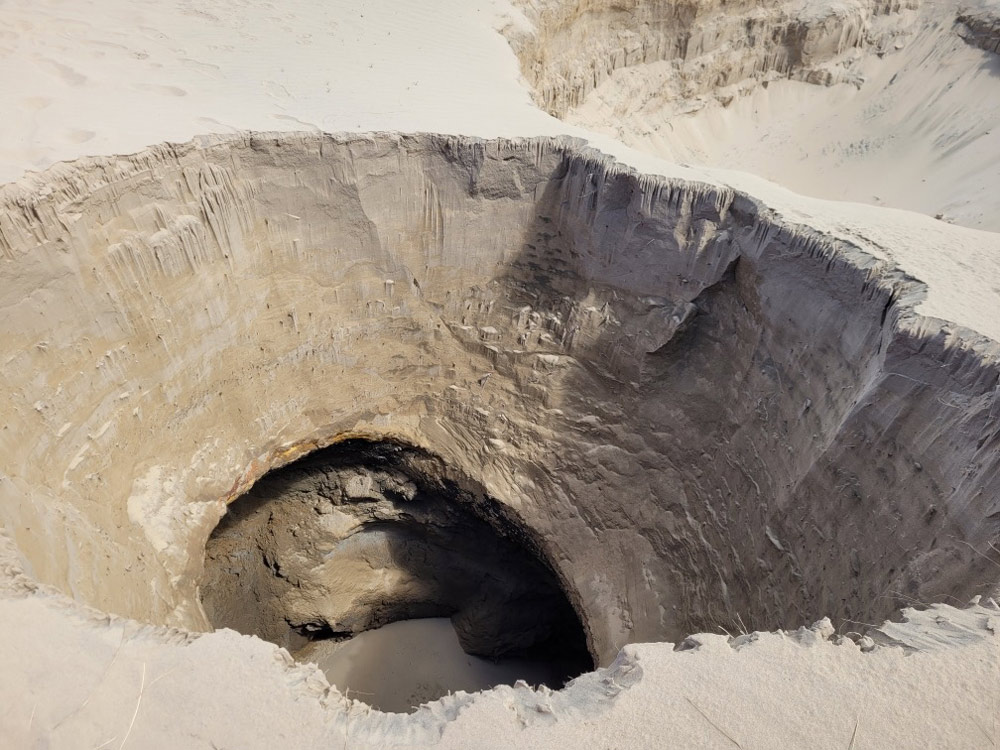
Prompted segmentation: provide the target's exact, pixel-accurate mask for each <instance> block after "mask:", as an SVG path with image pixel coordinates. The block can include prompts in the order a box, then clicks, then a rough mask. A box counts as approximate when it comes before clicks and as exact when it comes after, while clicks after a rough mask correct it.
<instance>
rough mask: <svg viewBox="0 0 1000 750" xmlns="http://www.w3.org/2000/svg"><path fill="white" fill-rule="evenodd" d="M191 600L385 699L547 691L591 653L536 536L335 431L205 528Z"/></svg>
mask: <svg viewBox="0 0 1000 750" xmlns="http://www.w3.org/2000/svg"><path fill="white" fill-rule="evenodd" d="M201 598H202V603H203V605H204V608H205V613H206V615H207V616H208V618H209V620H210V622H211V624H212V625H213V626H214V627H216V628H220V627H228V628H232V629H234V630H237V631H239V632H241V633H246V634H250V635H256V636H258V637H260V638H263V639H266V640H269V641H271V642H273V643H276V644H278V645H280V646H283V647H285V648H287V649H288V650H289V651H290V652H291V653H292V654H294V655H295V656H296V657H297V658H299V659H302V660H307V661H314V662H316V663H318V664H319V665H320V666H321V667H322V668H323V669H324V671H325V672H326V673H327V675H328V677H329V678H330V680H331V682H332V683H333V684H336V685H337V686H338V688H340V689H341V690H342V691H345V692H347V693H348V694H353V695H355V696H356V697H359V698H361V699H362V700H365V701H366V702H368V703H370V704H371V705H373V706H375V707H377V708H381V709H383V710H391V711H403V710H408V709H410V708H412V707H416V706H418V705H419V704H420V703H423V702H426V701H429V700H433V699H435V698H438V697H440V696H442V695H444V694H446V693H447V692H454V691H457V690H466V691H473V690H479V689H483V688H488V687H492V686H493V685H494V684H499V683H503V682H507V683H511V684H512V683H514V682H515V681H516V680H519V679H523V680H525V681H527V682H531V683H534V684H545V685H547V686H549V687H551V688H558V687H561V686H562V685H563V684H564V683H565V682H566V681H567V679H570V678H572V677H575V676H577V675H578V674H580V673H581V672H584V671H588V670H590V669H592V668H593V666H594V664H593V661H592V659H591V657H590V654H589V652H588V650H587V638H586V635H585V632H584V629H583V626H582V623H581V621H580V619H579V617H578V615H577V613H576V612H575V611H574V609H573V607H572V606H571V604H570V603H569V601H568V599H567V597H566V595H565V593H564V592H563V590H562V588H561V585H560V583H559V581H558V578H557V576H556V574H555V572H554V571H553V570H552V568H551V566H550V565H549V564H548V563H547V561H546V559H545V556H544V553H543V551H542V549H541V547H540V546H539V543H538V541H537V540H535V539H533V538H532V536H531V535H530V534H529V533H528V532H527V530H526V529H525V528H524V527H523V525H522V524H520V523H519V522H518V521H517V520H516V519H515V518H513V517H512V515H511V513H510V511H509V509H507V508H505V507H504V506H503V505H502V504H500V503H498V502H497V501H496V500H494V499H492V498H490V497H489V496H488V495H486V494H485V493H484V491H483V490H482V489H479V488H475V487H474V486H473V485H472V484H471V483H469V482H462V481H461V480H456V479H455V478H452V477H450V476H449V472H448V471H447V470H446V468H445V466H444V464H443V462H442V461H441V460H440V459H438V458H436V457H433V456H431V455H430V454H429V453H427V452H426V451H422V450H418V449H416V448H414V447H412V446H406V445H403V444H400V443H394V442H387V441H369V440H359V439H351V440H346V441H343V442H340V443H336V444H334V445H333V446H330V447H328V448H325V449H322V450H319V451H316V452H315V453H312V454H310V455H309V456H306V457H305V458H302V459H300V460H298V461H296V462H295V463H293V464H291V465H289V466H286V467H283V468H281V469H277V470H275V471H272V472H270V473H269V474H267V475H265V476H264V477H263V478H262V479H261V480H259V481H258V482H257V483H256V484H255V485H254V486H253V488H252V489H251V490H250V491H249V492H247V493H246V494H245V495H244V496H242V497H241V498H239V499H238V500H236V501H235V502H234V503H233V504H232V505H231V506H230V507H229V511H228V513H227V514H226V515H225V516H224V517H223V519H222V520H221V521H220V523H219V525H218V526H217V527H216V529H215V530H214V531H213V533H212V535H211V537H210V539H209V541H208V544H207V547H206V551H205V573H204V577H203V580H202V585H201ZM362 634H364V635H362Z"/></svg>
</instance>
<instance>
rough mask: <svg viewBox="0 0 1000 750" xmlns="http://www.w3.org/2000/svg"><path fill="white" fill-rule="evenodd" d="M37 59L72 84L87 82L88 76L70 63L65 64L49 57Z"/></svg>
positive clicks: (78, 84) (80, 84)
mask: <svg viewBox="0 0 1000 750" xmlns="http://www.w3.org/2000/svg"><path fill="white" fill-rule="evenodd" d="M37 60H38V62H39V63H41V64H42V66H43V67H48V68H49V69H50V70H54V71H55V72H56V73H57V74H58V75H59V77H60V78H62V79H63V81H65V82H66V83H68V84H69V85H70V86H82V85H83V84H84V83H86V82H87V76H85V75H83V74H82V73H80V72H78V71H77V70H75V69H74V68H71V67H70V66H68V65H63V64H62V63H61V62H56V61H55V60H50V59H49V58H47V57H39V58H37Z"/></svg>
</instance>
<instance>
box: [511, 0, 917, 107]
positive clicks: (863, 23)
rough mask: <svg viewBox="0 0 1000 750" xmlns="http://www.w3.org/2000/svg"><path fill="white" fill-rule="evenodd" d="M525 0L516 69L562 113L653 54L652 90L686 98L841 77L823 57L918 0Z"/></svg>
mask: <svg viewBox="0 0 1000 750" xmlns="http://www.w3.org/2000/svg"><path fill="white" fill-rule="evenodd" d="M521 7H522V8H523V10H524V12H525V15H526V16H527V18H528V20H529V21H530V22H531V24H532V25H533V27H534V28H533V29H531V30H530V31H529V30H524V29H521V30H515V29H514V28H510V29H507V30H506V31H507V34H508V37H509V38H510V39H511V42H512V44H513V46H514V49H515V51H516V52H517V55H518V58H519V60H520V62H521V70H522V73H523V74H524V76H525V78H526V79H527V80H528V82H529V84H530V85H531V87H532V89H533V91H534V94H535V98H536V101H537V102H538V105H539V106H540V107H542V108H543V109H545V110H546V111H548V112H549V113H550V114H553V115H555V116H556V117H564V116H565V115H566V114H567V112H568V111H569V110H571V109H572V108H574V107H577V106H579V105H580V104H582V103H583V101H584V99H585V98H586V96H587V94H588V93H589V92H590V91H592V90H593V89H595V88H597V87H598V86H600V84H601V83H602V82H604V81H605V80H606V79H607V78H608V77H609V76H610V75H611V74H612V73H613V72H614V71H616V70H621V69H624V68H629V67H635V66H640V65H649V64H653V63H664V64H665V67H663V69H662V70H660V71H659V72H658V86H657V89H658V91H657V92H656V94H655V96H657V97H658V98H663V99H671V98H674V99H678V100H691V99H693V98H694V97H697V96H699V95H703V94H711V93H714V92H716V91H717V90H719V89H723V88H725V87H728V86H731V85H734V84H738V83H742V82H746V81H754V80H756V81H760V80H764V79H765V78H767V77H768V76H769V75H778V76H791V77H795V78H799V79H802V80H807V81H810V82H812V83H831V82H834V81H836V80H838V78H837V76H836V74H835V71H833V70H832V69H830V68H829V67H827V65H826V64H827V63H829V62H830V61H831V60H833V59H835V58H836V57H837V56H838V55H841V54H842V53H844V52H845V51H848V50H851V49H854V48H858V47H864V46H869V45H872V44H875V43H877V40H876V39H875V38H874V37H872V36H870V34H869V25H870V21H871V19H872V18H874V17H876V16H879V15H884V14H888V13H895V12H898V11H899V10H901V9H903V8H909V7H916V3H915V2H913V0H902V1H900V0H874V1H872V0H855V1H854V2H850V3H826V2H819V3H815V2H809V3H804V2H782V1H780V0H777V1H775V0H771V1H769V2H766V3H759V2H736V3H732V2H716V0H693V1H687V2H685V1H678V0H654V1H653V2H649V1H647V0H641V1H640V0H630V1H629V2H624V3H622V2H609V1H608V0H585V1H581V0H525V1H524V2H522V3H521ZM647 96H653V94H652V93H649V94H647ZM730 96H731V95H730ZM638 104H639V103H638V102H635V101H633V105H636V106H638Z"/></svg>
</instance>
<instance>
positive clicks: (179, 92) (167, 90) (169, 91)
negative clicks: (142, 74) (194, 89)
mask: <svg viewBox="0 0 1000 750" xmlns="http://www.w3.org/2000/svg"><path fill="white" fill-rule="evenodd" d="M137 88H140V89H143V90H144V91H155V92H156V93H157V94H163V95H164V96H187V93H188V92H187V91H185V90H184V89H182V88H180V87H178V86H159V85H156V84H151V83H140V84H139V85H138V86H137Z"/></svg>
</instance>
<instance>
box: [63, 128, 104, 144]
mask: <svg viewBox="0 0 1000 750" xmlns="http://www.w3.org/2000/svg"><path fill="white" fill-rule="evenodd" d="M95 135H97V133H95V132H94V131H93V130H77V129H75V128H74V129H73V130H70V131H69V132H68V133H67V134H66V139H67V140H68V141H69V142H70V143H86V142H87V141H89V140H91V139H93V137H94V136H95Z"/></svg>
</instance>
